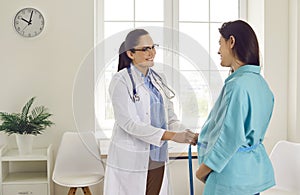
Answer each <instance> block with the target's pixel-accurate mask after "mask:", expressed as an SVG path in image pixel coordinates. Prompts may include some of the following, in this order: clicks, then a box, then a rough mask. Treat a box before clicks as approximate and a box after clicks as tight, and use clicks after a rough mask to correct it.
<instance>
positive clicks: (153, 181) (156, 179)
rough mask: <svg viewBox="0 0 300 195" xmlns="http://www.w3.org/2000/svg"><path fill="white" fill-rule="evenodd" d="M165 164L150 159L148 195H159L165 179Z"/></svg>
mask: <svg viewBox="0 0 300 195" xmlns="http://www.w3.org/2000/svg"><path fill="white" fill-rule="evenodd" d="M164 172H165V162H156V161H152V160H151V159H149V166H148V176H147V187H146V195H159V192H160V188H161V184H162V181H163V178H164Z"/></svg>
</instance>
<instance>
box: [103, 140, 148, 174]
mask: <svg viewBox="0 0 300 195" xmlns="http://www.w3.org/2000/svg"><path fill="white" fill-rule="evenodd" d="M109 150H110V151H109V154H110V155H109V156H108V165H109V166H112V167H114V168H117V169H121V170H124V171H145V170H147V169H148V158H149V152H146V151H144V150H141V149H140V148H137V147H136V145H132V144H130V142H129V141H128V140H127V141H124V142H123V141H120V142H118V143H111V146H110V149H109Z"/></svg>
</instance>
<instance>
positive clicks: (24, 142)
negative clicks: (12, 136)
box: [16, 134, 33, 155]
mask: <svg viewBox="0 0 300 195" xmlns="http://www.w3.org/2000/svg"><path fill="white" fill-rule="evenodd" d="M16 141H17V146H18V149H19V154H20V155H28V154H31V153H32V143H33V135H21V134H16Z"/></svg>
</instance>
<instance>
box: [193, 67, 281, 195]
mask: <svg viewBox="0 0 300 195" xmlns="http://www.w3.org/2000/svg"><path fill="white" fill-rule="evenodd" d="M273 106H274V96H273V93H272V92H271V90H270V88H269V87H268V84H267V83H266V81H265V80H264V78H263V77H262V76H261V75H260V67H259V66H254V65H244V66H242V67H240V68H239V69H237V70H236V71H235V72H234V73H232V74H231V75H230V76H229V77H228V78H227V79H226V80H225V84H224V87H223V89H222V91H221V94H220V96H219V97H218V99H217V101H216V103H215V105H214V107H213V108H212V110H211V112H210V114H209V116H208V118H207V120H206V122H205V124H204V125H203V128H202V130H201V133H200V135H199V139H198V160H199V164H201V163H204V164H206V165H207V166H208V167H210V168H211V169H212V170H213V172H211V174H210V175H209V177H208V178H207V181H206V184H205V188H204V195H224V194H226V195H227V194H230V195H253V194H255V193H258V192H262V191H264V190H266V189H267V188H270V187H272V186H273V185H275V180H274V172H273V167H272V164H271V162H270V159H269V157H268V154H267V153H266V151H265V148H264V146H263V140H264V136H265V133H266V130H267V127H268V125H269V122H270V118H271V115H272V111H273Z"/></svg>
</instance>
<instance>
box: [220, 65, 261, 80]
mask: <svg viewBox="0 0 300 195" xmlns="http://www.w3.org/2000/svg"><path fill="white" fill-rule="evenodd" d="M260 70H261V67H260V66H256V65H251V64H246V65H243V66H241V67H239V68H238V69H237V70H236V71H234V72H233V73H232V74H231V75H229V76H228V77H227V79H226V80H225V83H226V82H227V81H229V80H231V79H232V78H234V77H236V76H237V75H240V74H242V73H245V72H250V73H254V74H260Z"/></svg>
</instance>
